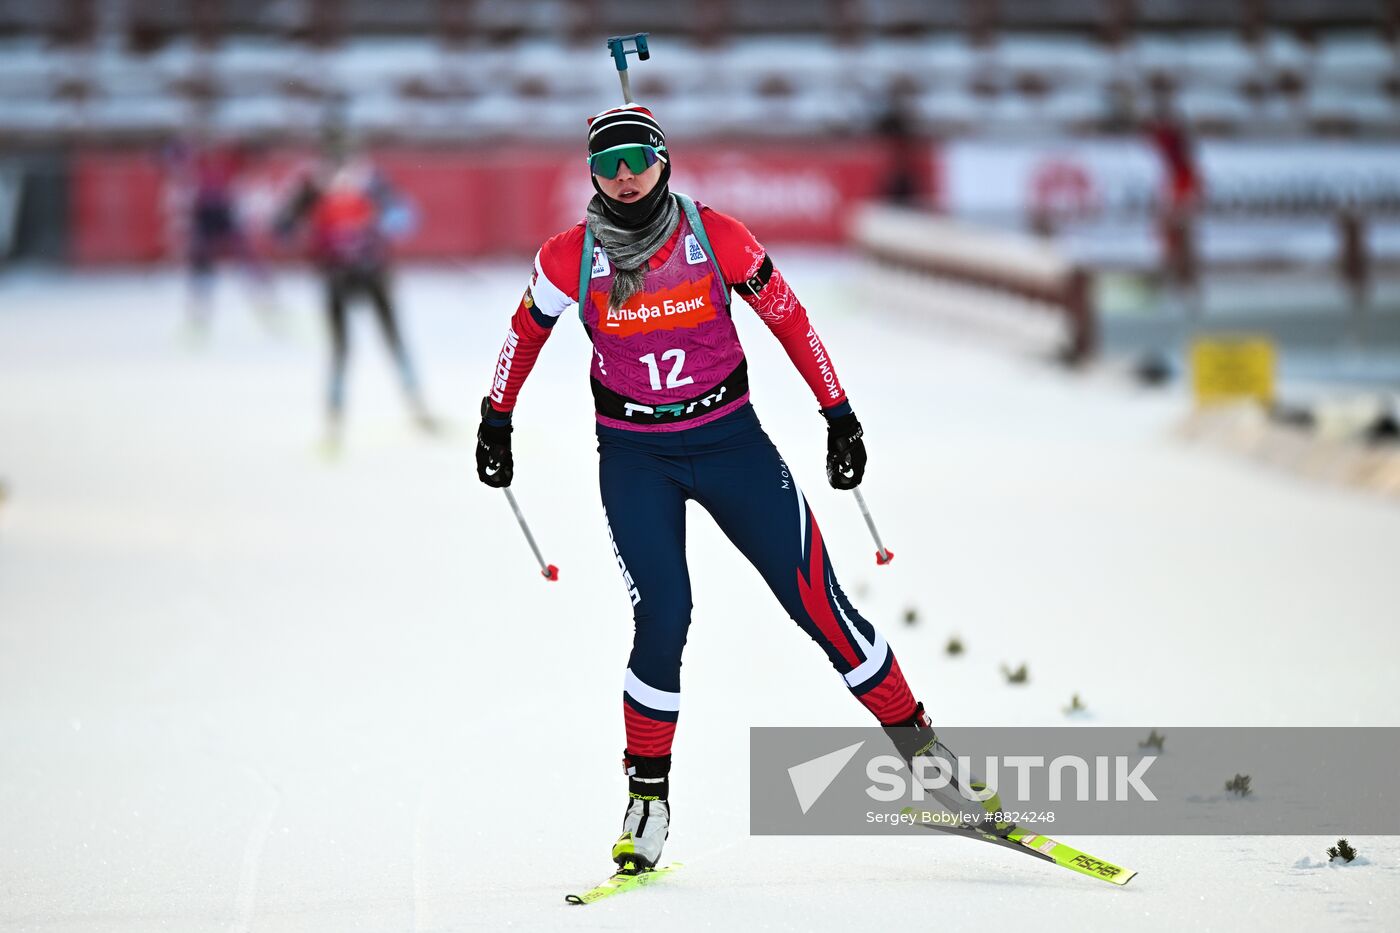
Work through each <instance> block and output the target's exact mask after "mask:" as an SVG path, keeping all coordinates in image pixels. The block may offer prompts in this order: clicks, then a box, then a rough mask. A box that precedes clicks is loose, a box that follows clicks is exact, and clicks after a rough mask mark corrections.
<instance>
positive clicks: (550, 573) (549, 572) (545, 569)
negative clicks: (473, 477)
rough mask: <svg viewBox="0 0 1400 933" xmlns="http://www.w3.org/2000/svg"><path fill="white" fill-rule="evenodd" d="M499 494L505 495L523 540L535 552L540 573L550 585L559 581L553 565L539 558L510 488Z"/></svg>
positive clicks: (557, 569)
mask: <svg viewBox="0 0 1400 933" xmlns="http://www.w3.org/2000/svg"><path fill="white" fill-rule="evenodd" d="M501 492H503V493H505V494H506V501H508V502H509V503H510V508H511V511H513V512H514V513H515V520H516V521H517V522H519V523H520V530H521V531H523V532H525V540H526V541H528V542H530V550H532V551H534V552H535V560H537V561H539V562H540V573H541V574H543V576H544V578H545V579H546V580H548V581H550V582H551V583H552V582H554V581H555V580H558V579H559V568H558V567H556V566H554V565H553V564H546V563H545V562H544V558H543V557H541V556H540V546H539V545H538V544H536V543H535V536H534V535H532V534H530V526H529V525H528V524H526V522H525V516H524V515H521V514H520V505H519V503H517V502H516V501H515V494H514V493H512V492H511V491H510V487H509V486H507V487H503V488H502V489H501Z"/></svg>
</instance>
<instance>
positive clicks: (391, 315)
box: [277, 137, 438, 453]
mask: <svg viewBox="0 0 1400 933" xmlns="http://www.w3.org/2000/svg"><path fill="white" fill-rule="evenodd" d="M413 224H414V213H413V210H412V208H411V207H410V205H409V204H408V203H407V202H405V201H404V200H403V199H402V198H400V197H399V196H398V194H397V193H396V192H395V191H394V190H393V188H392V187H390V185H389V183H388V181H387V180H386V179H385V178H384V176H383V175H382V174H381V173H380V172H379V170H378V169H377V168H376V167H375V166H374V164H373V163H372V162H371V161H370V160H369V159H368V158H367V157H365V156H363V155H357V154H355V153H352V152H349V151H348V150H347V149H346V147H345V145H344V143H343V141H342V140H341V139H340V138H338V137H336V138H333V139H332V140H331V141H330V143H329V144H328V146H327V153H326V156H325V158H324V159H323V161H322V163H321V164H320V165H319V166H317V167H316V168H315V169H313V170H312V171H310V172H308V173H307V174H306V175H305V176H304V177H303V179H302V181H301V183H300V184H299V185H298V186H297V188H296V191H295V194H294V195H293V196H292V198H291V200H290V201H289V202H288V203H287V205H286V207H285V208H284V209H283V211H282V213H281V215H280V217H279V218H278V221H277V231H278V233H279V235H281V236H282V237H284V238H285V237H289V236H291V235H292V234H293V233H294V232H295V231H297V230H299V229H304V230H305V234H304V236H305V239H306V240H307V245H308V249H309V251H310V254H311V258H312V261H313V262H315V264H316V265H317V267H318V268H319V269H320V271H321V274H322V276H323V278H324V282H325V309H326V324H327V327H328V328H329V331H330V341H331V360H330V370H329V377H328V384H327V391H326V428H325V440H324V446H325V449H326V451H327V452H328V453H335V452H337V451H338V450H339V449H340V445H341V440H342V430H343V422H344V413H345V375H346V368H347V365H348V362H349V356H350V337H349V321H348V317H347V316H348V312H349V306H350V304H351V302H353V301H354V300H356V299H358V298H364V299H366V300H367V301H368V302H369V304H370V306H371V307H372V308H373V309H374V313H375V316H376V317H377V318H378V320H379V327H380V331H381V332H382V333H383V335H384V342H385V344H386V345H387V346H388V348H389V352H390V353H391V354H392V355H393V359H394V364H395V367H396V368H397V370H398V375H399V381H400V383H401V385H402V386H403V391H404V394H405V396H406V397H407V400H408V405H409V409H410V411H411V412H412V416H413V418H414V420H415V421H416V422H417V423H418V426H419V427H421V428H422V429H423V430H425V431H429V432H432V431H436V430H437V427H438V423H437V420H436V419H435V418H434V417H433V416H432V415H431V414H430V413H429V411H428V408H427V406H426V405H425V404H424V401H423V395H422V391H421V388H420V386H419V383H418V377H417V374H416V372H415V370H414V367H413V363H412V361H411V360H410V358H409V354H408V348H407V346H406V345H405V344H404V340H403V334H402V332H401V330H400V328H399V322H398V316H397V311H396V309H395V306H394V302H393V298H392V293H391V290H390V273H389V258H390V245H391V242H392V240H394V239H396V238H400V237H403V236H405V235H407V234H408V233H409V232H410V231H411V230H412V228H413Z"/></svg>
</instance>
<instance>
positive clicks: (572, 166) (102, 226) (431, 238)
mask: <svg viewBox="0 0 1400 933" xmlns="http://www.w3.org/2000/svg"><path fill="white" fill-rule="evenodd" d="M370 157H371V158H372V160H373V161H374V163H375V164H376V165H377V166H378V168H379V169H380V170H381V171H382V172H383V173H384V175H385V176H386V177H387V178H388V180H389V181H390V182H391V183H392V185H393V186H394V187H395V189H397V191H398V192H399V194H400V195H402V196H403V197H404V198H405V199H406V200H407V201H408V202H409V203H410V204H411V205H412V206H413V208H414V209H415V214H416V223H415V225H414V226H413V228H412V230H411V231H410V232H409V233H408V234H407V235H406V236H405V237H404V238H403V239H402V240H400V241H399V242H398V243H397V245H396V253H397V255H399V256H400V257H402V258H407V259H428V260H439V259H454V258H464V257H471V256H481V255H499V254H510V253H517V254H519V253H524V254H528V253H533V252H534V251H535V250H536V249H538V248H539V246H540V244H541V243H542V242H543V241H544V240H545V239H546V238H548V237H549V236H551V235H553V234H555V233H558V232H560V231H562V230H564V229H566V228H567V227H569V226H571V225H572V224H574V223H576V222H578V221H579V220H580V219H581V218H582V217H583V212H584V208H585V206H586V205H587V203H588V199H589V198H590V197H592V196H593V187H592V184H591V183H590V179H589V175H588V169H587V166H586V163H585V160H584V157H583V150H582V148H581V147H562V146H559V145H557V144H549V145H543V146H527V145H523V144H522V145H518V146H510V147H496V148H492V149H482V150H465V149H442V148H427V147H388V148H383V149H378V150H374V151H372V152H371V153H370ZM932 159H933V153H932V151H926V152H924V153H923V154H921V155H920V156H919V157H918V158H917V159H916V163H917V164H916V165H915V166H914V173H915V175H916V177H917V179H918V180H920V181H921V182H922V183H923V184H924V186H925V187H926V186H927V184H928V182H929V179H931V178H932V176H933V172H932V170H931V168H930V164H931V161H932ZM314 167H315V159H314V157H313V155H312V154H311V153H307V152H300V153H298V152H293V151H289V150H274V151H270V152H263V153H260V154H257V155H256V156H253V157H249V158H247V159H246V160H244V162H243V165H242V168H241V170H240V174H239V177H238V178H237V180H236V181H235V182H234V184H233V185H232V188H233V190H234V191H235V193H236V207H237V214H238V216H239V219H240V221H241V223H242V225H243V228H244V232H245V233H246V234H247V236H248V237H249V238H250V240H251V241H252V242H253V243H254V244H255V246H256V247H257V249H258V250H259V252H262V253H264V254H269V255H274V256H280V257H283V258H286V257H289V256H294V255H296V254H297V251H296V249H295V247H294V246H289V245H287V244H282V243H278V242H277V241H276V239H275V238H274V237H273V236H272V235H271V233H272V225H273V223H274V220H275V218H276V216H277V214H278V211H279V209H280V207H281V206H282V205H283V204H284V203H285V202H286V201H287V199H289V198H290V197H291V196H292V194H293V193H294V191H295V189H296V186H297V184H298V182H299V179H300V178H301V177H302V176H303V175H304V174H305V173H306V172H308V171H313V170H314ZM673 168H674V176H673V179H672V187H673V188H674V189H675V190H678V191H684V192H686V193H687V194H690V195H692V196H693V197H695V198H697V199H698V200H700V201H702V202H704V203H706V204H709V205H711V206H713V207H715V208H716V209H718V210H722V211H726V212H729V213H733V214H735V215H737V216H739V217H741V218H742V219H743V220H744V222H745V223H746V224H748V225H749V227H750V228H751V229H752V230H753V232H754V233H755V235H757V236H758V237H759V238H760V239H761V240H764V241H770V242H774V243H788V244H813V245H836V244H839V243H841V242H843V241H844V238H845V234H846V224H847V220H848V217H849V216H850V214H851V211H852V210H853V208H854V207H855V206H856V205H857V204H859V203H860V202H862V201H864V200H866V199H868V198H870V197H873V196H875V195H877V194H878V193H879V192H880V191H881V190H883V189H884V187H885V186H886V185H887V183H888V181H889V177H890V172H891V171H893V164H892V161H891V157H890V155H889V154H888V153H886V152H885V151H884V150H883V149H882V148H881V147H880V146H878V145H875V144H871V143H868V142H864V141H847V142H840V143H828V142H815V143H803V142H800V141H799V142H792V141H787V142H783V143H779V144H766V143H765V144H756V143H746V144H741V145H717V144H702V145H697V146H694V147H686V148H685V149H684V150H682V151H680V152H678V153H676V155H675V157H674V166H673ZM187 187H188V179H187V178H184V177H182V174H181V172H179V171H177V170H175V169H173V168H171V167H170V166H168V165H166V164H164V163H162V161H161V160H160V159H159V158H157V157H156V156H155V155H153V154H147V153H120V152H116V153H114V152H86V153H83V154H81V155H80V156H78V157H77V165H76V167H75V184H74V200H73V205H72V213H73V219H74V227H73V229H74V248H73V250H72V255H73V258H74V260H75V261H77V262H79V263H85V264H87V263H108V262H128V263H129V262H154V261H171V260H178V259H180V258H181V257H182V256H183V255H184V253H185V249H186V248H185V246H184V243H185V240H186V239H187V232H188V228H189V218H188V213H189V204H190V201H191V198H190V196H189V193H188V191H186V190H184V189H186V188H187Z"/></svg>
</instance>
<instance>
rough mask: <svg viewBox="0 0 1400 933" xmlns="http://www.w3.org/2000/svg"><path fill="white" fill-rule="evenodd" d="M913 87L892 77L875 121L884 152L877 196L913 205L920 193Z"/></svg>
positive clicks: (918, 145) (896, 202) (918, 143)
mask: <svg viewBox="0 0 1400 933" xmlns="http://www.w3.org/2000/svg"><path fill="white" fill-rule="evenodd" d="M914 93H915V88H913V87H912V86H911V85H909V84H907V83H903V82H898V81H896V82H895V83H894V84H892V85H891V87H890V89H889V94H888V98H887V101H886V104H885V108H884V111H883V112H882V113H881V114H880V116H879V118H878V119H877V120H876V123H875V132H876V134H877V135H878V137H879V139H880V143H881V147H882V148H883V150H884V153H885V180H884V182H883V183H882V185H881V190H880V196H881V198H882V199H883V200H885V201H889V202H890V203H892V204H904V205H913V204H914V203H916V202H917V201H918V198H919V194H920V185H919V164H918V155H919V150H920V148H921V146H922V144H921V143H920V141H919V140H918V139H917V138H916V137H915V134H914V116H913V103H912V97H913V95H914Z"/></svg>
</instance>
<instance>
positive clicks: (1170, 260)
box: [1146, 79, 1203, 314]
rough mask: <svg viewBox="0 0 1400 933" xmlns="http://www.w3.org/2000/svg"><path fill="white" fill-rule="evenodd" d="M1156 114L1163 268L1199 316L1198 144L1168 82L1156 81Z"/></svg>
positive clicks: (1150, 128)
mask: <svg viewBox="0 0 1400 933" xmlns="http://www.w3.org/2000/svg"><path fill="white" fill-rule="evenodd" d="M1152 96H1153V113H1152V116H1151V118H1149V120H1148V121H1147V126H1146V131H1147V136H1148V138H1149V139H1150V140H1151V143H1152V147H1153V148H1154V149H1155V150H1156V151H1157V155H1158V156H1160V157H1161V160H1162V192H1161V195H1160V197H1159V199H1158V231H1159V235H1160V237H1161V245H1162V266H1163V269H1164V271H1165V273H1166V277H1167V279H1168V280H1169V281H1170V282H1171V283H1172V284H1173V285H1174V286H1175V287H1176V288H1177V289H1178V290H1179V291H1180V293H1181V295H1182V297H1183V299H1184V301H1185V302H1186V306H1187V308H1188V310H1190V311H1191V313H1193V314H1195V313H1198V312H1199V311H1200V285H1199V262H1198V259H1197V253H1196V235H1195V234H1196V215H1197V212H1198V210H1199V207H1200V203H1201V198H1202V195H1203V190H1202V189H1203V186H1202V182H1201V172H1200V168H1199V166H1198V165H1197V162H1196V151H1195V145H1194V143H1193V141H1192V139H1191V136H1190V132H1189V131H1188V129H1187V126H1186V121H1185V120H1184V119H1182V117H1181V115H1180V114H1179V113H1178V112H1177V110H1176V107H1175V104H1174V101H1173V90H1172V86H1171V84H1170V82H1169V81H1167V80H1165V79H1161V80H1158V81H1156V82H1154V85H1153V89H1152Z"/></svg>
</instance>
